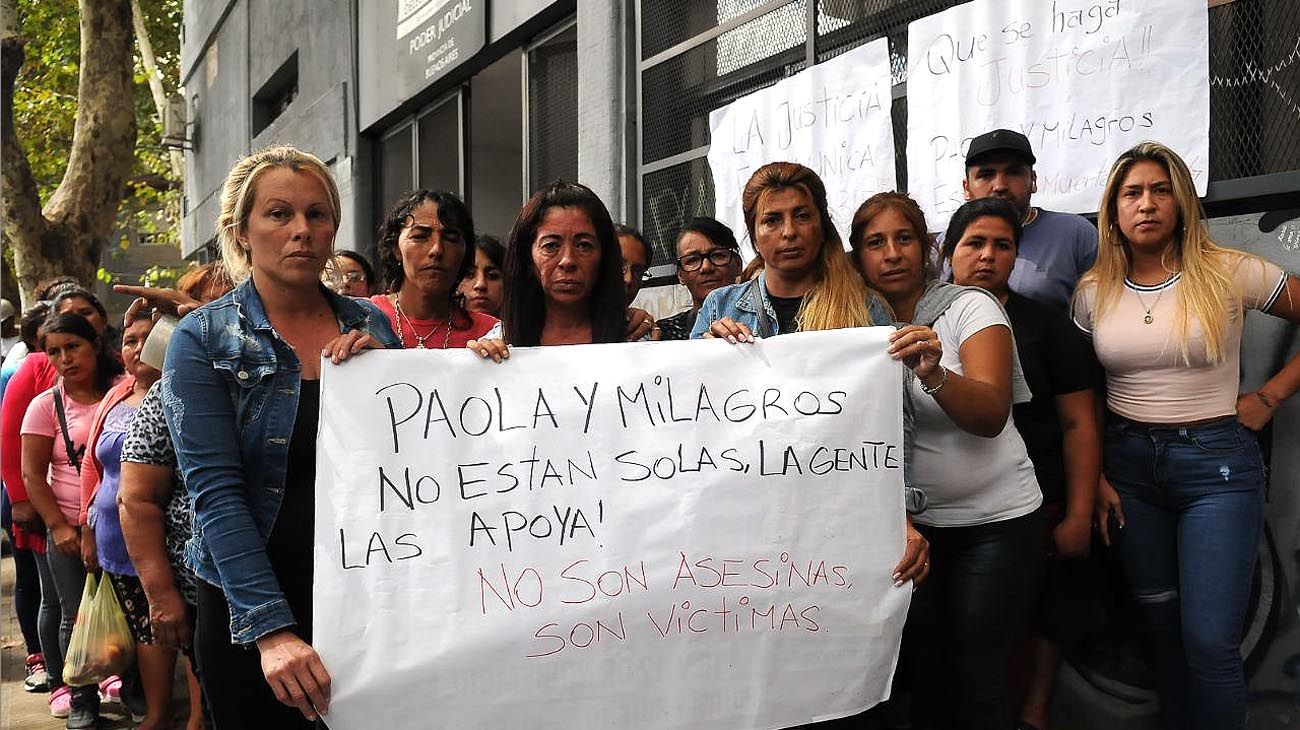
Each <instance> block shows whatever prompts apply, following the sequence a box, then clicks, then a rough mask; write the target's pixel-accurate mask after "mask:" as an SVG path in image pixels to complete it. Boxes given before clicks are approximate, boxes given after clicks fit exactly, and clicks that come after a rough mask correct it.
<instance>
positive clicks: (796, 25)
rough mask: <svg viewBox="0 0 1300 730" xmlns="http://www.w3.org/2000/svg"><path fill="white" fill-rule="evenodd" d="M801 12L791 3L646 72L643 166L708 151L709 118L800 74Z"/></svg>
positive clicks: (803, 0) (801, 0)
mask: <svg viewBox="0 0 1300 730" xmlns="http://www.w3.org/2000/svg"><path fill="white" fill-rule="evenodd" d="M806 12H807V0H795V1H794V2H791V3H789V4H788V5H786V6H785V7H782V8H779V9H778V10H776V11H774V12H770V13H766V14H764V15H761V16H759V17H757V18H755V19H753V20H751V21H749V22H748V23H744V24H741V25H740V26H738V27H736V28H733V29H731V30H728V31H726V32H724V33H722V34H720V35H718V36H717V37H716V38H712V39H710V40H708V41H706V42H704V43H702V44H700V45H698V46H695V47H694V48H692V49H690V50H688V51H686V52H684V53H682V54H681V55H678V56H675V57H673V58H670V59H668V60H666V61H664V62H663V63H659V64H656V65H655V66H652V67H651V68H649V69H646V70H645V72H644V73H643V75H642V81H641V83H642V101H641V104H642V106H641V109H642V111H641V130H642V134H641V144H642V153H641V159H642V161H643V162H645V163H651V162H656V161H658V160H662V159H664V158H666V157H670V156H672V155H676V154H680V153H682V152H687V151H689V150H692V149H695V148H698V147H701V146H703V145H707V144H708V143H709V112H710V111H712V110H714V109H717V108H719V107H722V106H725V105H727V104H728V103H730V102H731V101H733V100H735V99H737V98H739V97H741V96H744V95H745V94H749V93H752V92H753V91H755V90H757V89H761V88H763V87H766V86H771V85H772V84H774V83H776V82H777V81H780V80H781V79H783V78H785V77H787V76H792V75H794V74H796V73H798V72H799V71H801V70H803V69H804V68H805V67H806V65H807V59H806V55H805V52H804V43H805V39H806V37H807V34H806V30H807V23H806V21H805V15H804V14H805V13H806ZM715 24H716V23H715Z"/></svg>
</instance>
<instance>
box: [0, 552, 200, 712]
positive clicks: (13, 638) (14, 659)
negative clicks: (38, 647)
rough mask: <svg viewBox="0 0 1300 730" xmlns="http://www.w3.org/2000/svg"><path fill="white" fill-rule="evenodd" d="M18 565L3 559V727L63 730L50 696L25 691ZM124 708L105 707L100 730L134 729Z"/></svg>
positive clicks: (180, 698) (179, 704)
mask: <svg viewBox="0 0 1300 730" xmlns="http://www.w3.org/2000/svg"><path fill="white" fill-rule="evenodd" d="M13 594H14V563H13V560H11V559H10V558H9V556H5V557H4V558H3V559H2V560H0V596H2V597H3V600H2V602H3V604H4V609H3V610H4V632H3V634H0V646H2V647H3V656H2V657H0V728H2V729H3V730H29V729H30V730H61V729H62V728H63V720H60V719H58V718H55V717H51V716H50V708H49V705H48V704H47V702H48V699H49V695H47V694H43V693H42V694H31V693H28V692H24V691H23V679H24V678H25V677H26V673H25V671H24V661H25V659H26V657H27V652H26V650H25V649H24V647H23V636H22V632H21V631H20V630H19V629H18V617H17V615H16V614H15V613H14V608H13V606H14V604H13ZM183 663H184V660H183V659H182V660H181V661H180V662H178V666H177V677H178V681H177V683H176V689H175V693H174V696H173V700H172V707H173V714H172V717H173V722H174V724H173V727H177V728H183V727H184V726H185V725H184V719H183V718H184V717H185V715H186V711H187V709H188V705H187V700H186V694H185V680H184V674H182V672H183V671H184V670H183V669H182V668H181V667H180V666H179V665H180V664H183ZM123 713H124V710H123V708H122V706H121V705H118V704H111V705H104V706H103V708H102V711H101V716H100V723H99V728H100V730H116V729H118V728H130V727H134V724H133V723H132V722H131V718H130V716H129V715H124V714H123Z"/></svg>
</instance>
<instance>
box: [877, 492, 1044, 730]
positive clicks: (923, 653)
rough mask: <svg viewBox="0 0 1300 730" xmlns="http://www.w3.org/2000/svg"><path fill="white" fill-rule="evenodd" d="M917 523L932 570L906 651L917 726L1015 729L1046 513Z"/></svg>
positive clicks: (917, 601)
mask: <svg viewBox="0 0 1300 730" xmlns="http://www.w3.org/2000/svg"><path fill="white" fill-rule="evenodd" d="M916 529H918V530H920V531H921V534H923V535H925V537H926V539H927V540H929V541H930V563H931V566H932V568H933V570H932V572H931V573H930V577H929V578H928V579H926V581H925V582H924V583H922V584H921V585H920V587H918V588H917V589H916V593H914V594H913V595H912V607H911V609H910V610H909V611H908V613H907V624H906V626H905V627H904V629H903V652H904V654H905V655H906V656H907V660H906V661H907V664H908V666H909V672H908V673H909V674H910V675H911V679H912V727H913V728H915V729H916V730H949V729H953V730H955V729H957V728H960V729H961V730H1009V729H1010V728H1012V727H1014V725H1015V716H1014V714H1013V711H1012V709H1011V702H1010V697H1009V693H1008V687H1007V679H1008V674H1009V671H1010V668H1009V664H1010V656H1011V643H1012V641H1013V640H1014V639H1015V635H1016V630H1017V629H1018V628H1019V627H1020V624H1021V619H1022V618H1023V617H1024V612H1025V607H1026V604H1027V602H1028V600H1029V589H1030V583H1031V579H1032V577H1033V574H1034V572H1035V570H1036V566H1037V565H1038V563H1039V562H1040V561H1041V560H1042V551H1041V550H1040V549H1039V545H1040V543H1041V541H1042V538H1041V534H1042V530H1043V513H1042V510H1041V509H1038V510H1034V511H1033V512H1030V513H1029V514H1027V515H1024V516H1023V517H1015V518H1012V519H1009V520H1002V521H999V522H990V523H986V524H982V525H971V526H969V527H930V526H927V525H917V526H916Z"/></svg>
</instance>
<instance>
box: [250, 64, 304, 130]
mask: <svg viewBox="0 0 1300 730" xmlns="http://www.w3.org/2000/svg"><path fill="white" fill-rule="evenodd" d="M297 96H298V52H297V51H294V52H293V53H292V54H291V55H290V56H289V59H288V60H287V61H285V62H284V63H283V64H281V65H280V68H278V69H276V70H275V73H273V74H271V78H269V79H267V80H266V83H265V84H262V88H260V89H258V90H257V93H256V94H253V136H254V137H256V136H257V135H259V134H261V133H262V130H264V129H266V128H267V127H269V126H271V122H274V121H275V120H276V119H277V118H278V117H279V116H280V115H281V114H283V113H284V110H285V109H288V108H289V105H290V104H292V103H293V100H294V99H295V98H297Z"/></svg>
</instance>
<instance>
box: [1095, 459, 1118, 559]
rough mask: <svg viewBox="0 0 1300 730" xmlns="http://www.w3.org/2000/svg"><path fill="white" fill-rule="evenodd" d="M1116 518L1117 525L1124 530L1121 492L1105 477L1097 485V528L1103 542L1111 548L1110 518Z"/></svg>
mask: <svg viewBox="0 0 1300 730" xmlns="http://www.w3.org/2000/svg"><path fill="white" fill-rule="evenodd" d="M1112 514H1113V515H1114V516H1115V525H1116V526H1118V527H1119V529H1121V530H1122V529H1124V508H1123V506H1122V505H1121V504H1120V500H1119V492H1116V491H1115V488H1114V487H1112V486H1111V485H1110V482H1109V481H1107V480H1106V477H1105V476H1103V477H1102V478H1101V481H1100V482H1098V485H1097V527H1098V528H1099V529H1100V530H1101V541H1102V543H1104V544H1105V545H1106V547H1110V518H1111V515H1112Z"/></svg>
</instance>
